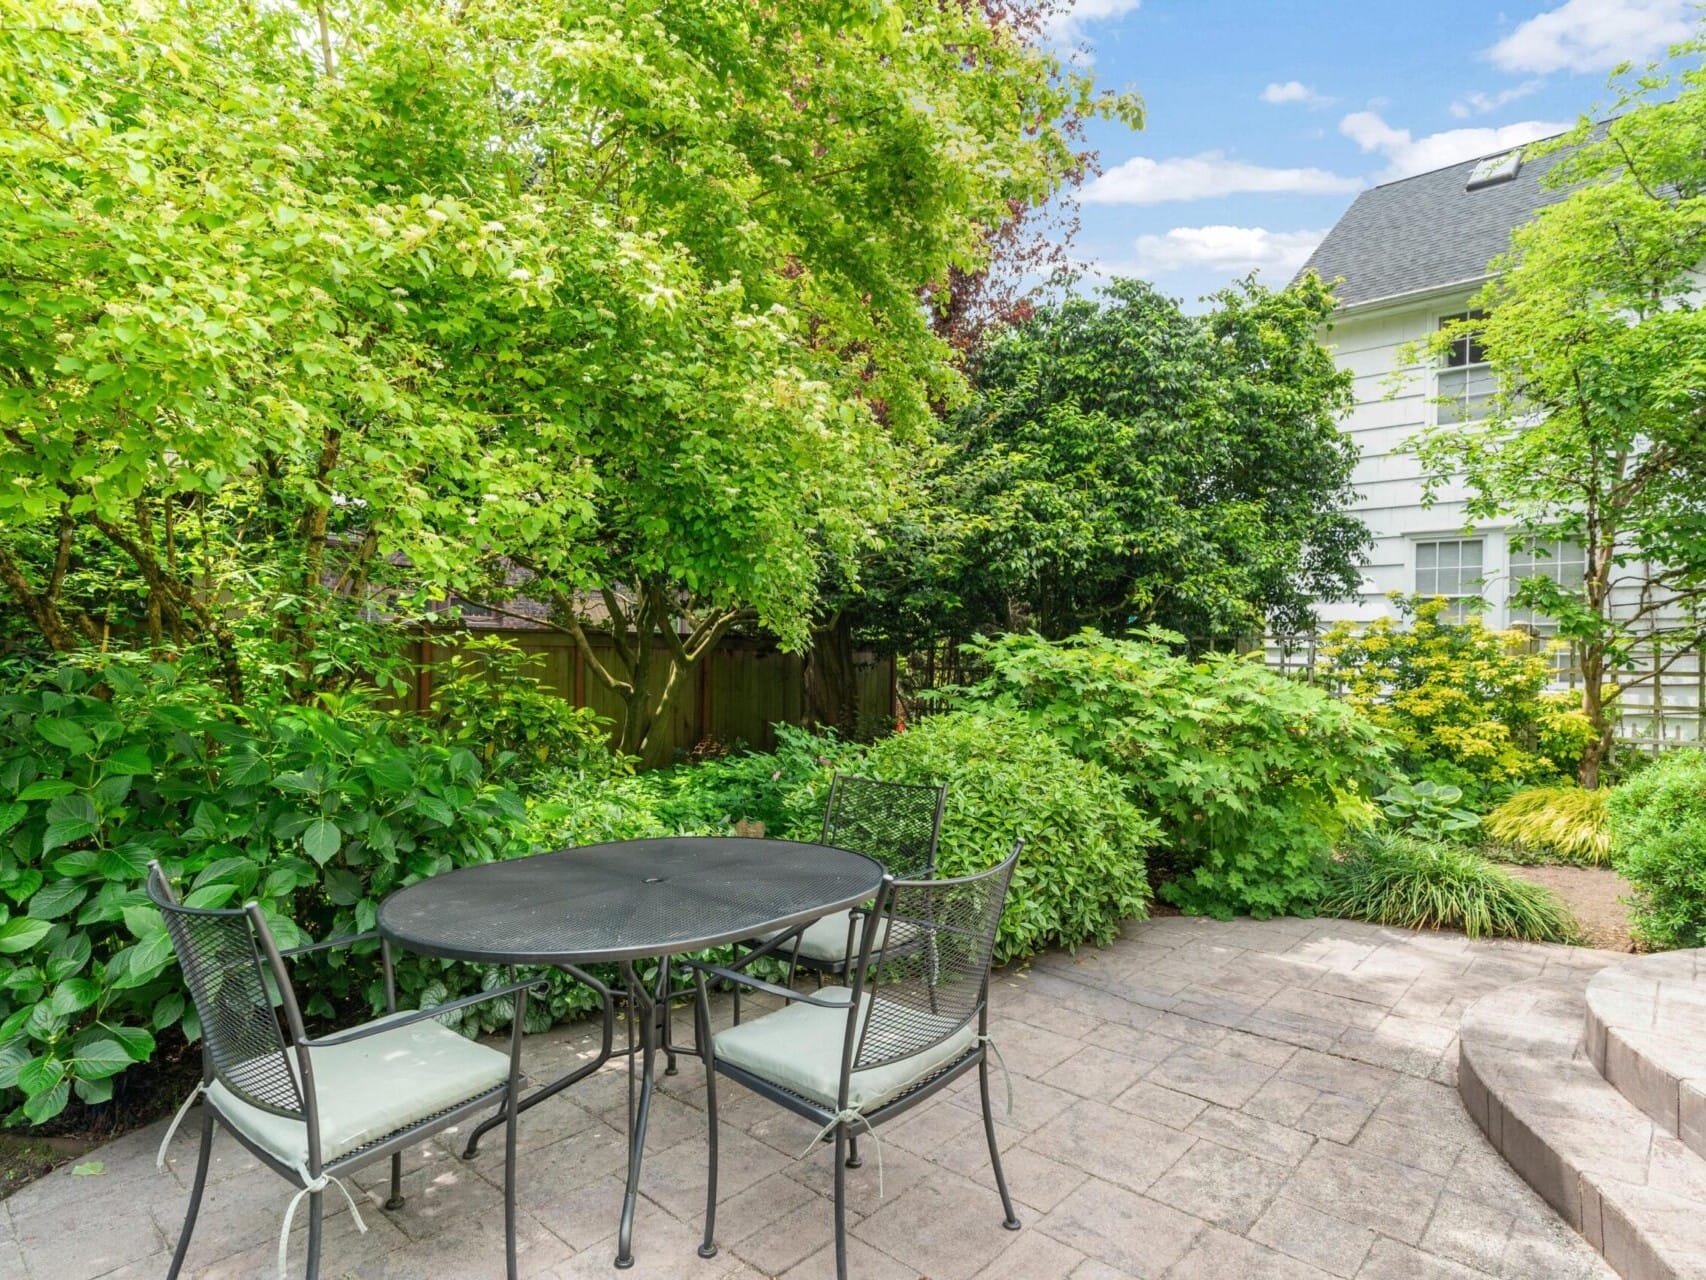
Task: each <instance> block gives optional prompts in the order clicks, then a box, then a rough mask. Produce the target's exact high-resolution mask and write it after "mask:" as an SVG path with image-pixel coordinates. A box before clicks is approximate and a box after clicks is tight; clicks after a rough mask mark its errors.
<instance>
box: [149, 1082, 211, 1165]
mask: <svg viewBox="0 0 1706 1280" xmlns="http://www.w3.org/2000/svg"><path fill="white" fill-rule="evenodd" d="M206 1092H207V1085H206V1084H205V1083H202V1084H198V1085H197V1086H196V1087H195V1088H193V1089H191V1090H190V1096H189V1097H187V1098H185V1099H184V1102H183V1105H182V1106H180V1107H179V1108H178V1114H177V1115H175V1116H173V1117H172V1123H171V1124H169V1125H167V1126H166V1136H165V1137H164V1138H162V1139H160V1150H159V1151H158V1152H156V1153H155V1156H154V1167H155V1168H156V1169H164V1168H165V1167H166V1148H167V1147H169V1146H171V1145H172V1139H173V1138H175V1137H177V1135H178V1126H179V1125H181V1124H182V1123H183V1122H184V1117H185V1116H187V1115H188V1114H189V1113H190V1107H191V1106H193V1105H194V1104H195V1100H196V1099H197V1098H199V1097H201V1095H202V1094H204V1093H206Z"/></svg>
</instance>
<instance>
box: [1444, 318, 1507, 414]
mask: <svg viewBox="0 0 1706 1280" xmlns="http://www.w3.org/2000/svg"><path fill="white" fill-rule="evenodd" d="M1477 315H1478V313H1477V312H1476V311H1475V310H1474V309H1473V308H1469V307H1465V308H1462V309H1461V310H1454V311H1441V312H1439V313H1438V314H1436V315H1435V316H1434V332H1435V333H1438V332H1439V331H1440V330H1441V329H1442V328H1444V327H1445V325H1446V324H1447V323H1449V322H1450V321H1453V320H1472V319H1476V318H1477ZM1481 318H1484V313H1481ZM1456 341H1457V342H1461V343H1465V344H1467V345H1466V346H1465V348H1464V353H1463V354H1464V355H1465V357H1468V356H1471V355H1473V354H1475V351H1476V348H1477V347H1478V346H1479V343H1478V342H1477V341H1476V340H1475V338H1474V336H1473V335H1464V336H1463V337H1460V338H1458V339H1456ZM1483 354H1484V353H1483ZM1448 359H1449V357H1448ZM1492 368H1493V366H1492V365H1491V363H1489V362H1488V361H1487V360H1485V359H1482V360H1475V361H1468V360H1466V362H1465V363H1463V364H1460V365H1453V364H1450V363H1441V362H1438V361H1436V362H1435V364H1434V367H1433V382H1434V401H1433V416H1434V425H1436V426H1454V425H1458V424H1461V423H1465V422H1480V421H1481V420H1482V419H1483V418H1485V417H1486V416H1487V413H1486V406H1487V404H1488V403H1489V400H1490V397H1491V395H1492V393H1493V391H1494V389H1495V387H1494V383H1493V377H1492ZM1454 375H1461V378H1462V389H1461V392H1452V391H1448V390H1447V388H1446V383H1447V380H1448V379H1450V378H1452V377H1453V376H1454ZM1478 379H1484V381H1483V382H1481V384H1480V385H1481V386H1482V387H1483V388H1484V390H1485V394H1486V395H1487V396H1488V397H1489V400H1483V401H1482V402H1481V406H1480V407H1481V411H1480V412H1479V413H1478V414H1476V416H1474V417H1469V416H1467V415H1464V416H1461V417H1453V416H1451V411H1450V407H1449V405H1448V404H1447V403H1446V401H1447V400H1462V401H1467V400H1468V398H1469V393H1470V391H1471V390H1473V389H1475V387H1476V385H1477V380H1478Z"/></svg>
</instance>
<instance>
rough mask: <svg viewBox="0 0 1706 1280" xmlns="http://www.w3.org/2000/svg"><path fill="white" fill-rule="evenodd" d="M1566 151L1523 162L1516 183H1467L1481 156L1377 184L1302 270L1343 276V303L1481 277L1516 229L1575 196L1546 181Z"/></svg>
mask: <svg viewBox="0 0 1706 1280" xmlns="http://www.w3.org/2000/svg"><path fill="white" fill-rule="evenodd" d="M1495 154H1496V153H1495ZM1565 154H1566V153H1565V152H1562V151H1556V152H1553V153H1552V154H1551V155H1548V156H1544V157H1542V158H1541V159H1539V160H1535V161H1528V160H1525V161H1524V162H1523V165H1522V168H1521V169H1520V170H1519V171H1518V173H1517V175H1516V177H1515V178H1514V179H1512V180H1511V181H1509V182H1502V183H1498V184H1496V185H1494V186H1490V187H1483V188H1481V189H1480V190H1478V191H1466V190H1465V189H1464V186H1465V184H1466V183H1467V182H1468V181H1469V175H1470V173H1471V172H1472V171H1473V170H1474V168H1475V166H1476V164H1478V163H1479V159H1476V160H1465V161H1463V162H1462V163H1460V164H1454V165H1448V166H1447V167H1446V168H1444V169H1435V170H1434V171H1433V172H1432V173H1420V174H1417V175H1416V176H1415V177H1413V178H1401V179H1399V180H1398V181H1397V182H1388V183H1386V184H1385V185H1384V186H1380V187H1374V188H1372V189H1370V190H1368V191H1365V192H1363V193H1362V194H1361V195H1360V196H1358V197H1357V198H1356V200H1355V201H1354V202H1353V203H1352V205H1351V207H1350V208H1349V209H1347V210H1345V215H1344V217H1342V218H1340V219H1339V221H1338V222H1337V223H1336V224H1335V225H1334V227H1333V229H1332V230H1331V231H1329V232H1328V233H1327V238H1326V239H1325V240H1323V241H1322V242H1321V243H1320V245H1318V246H1317V247H1316V249H1315V252H1314V253H1313V254H1312V255H1311V256H1310V258H1309V261H1308V262H1307V263H1306V264H1304V268H1303V269H1304V271H1308V270H1311V269H1313V270H1314V271H1315V272H1316V273H1317V274H1318V275H1320V277H1321V278H1322V279H1323V280H1327V281H1332V280H1334V279H1337V278H1339V277H1343V279H1342V280H1341V281H1340V284H1339V286H1338V289H1337V291H1336V292H1337V295H1338V298H1339V303H1340V305H1341V306H1357V305H1358V304H1360V303H1365V302H1374V301H1376V300H1382V299H1387V298H1397V297H1402V296H1404V295H1406V294H1412V293H1425V292H1427V291H1429V290H1432V289H1439V288H1443V287H1445V286H1446V285H1451V284H1461V283H1465V282H1469V281H1475V280H1479V279H1481V278H1482V277H1484V276H1485V275H1486V274H1487V263H1488V262H1489V261H1491V260H1492V259H1493V258H1495V257H1497V256H1498V255H1499V254H1501V253H1503V252H1504V251H1505V250H1506V249H1507V248H1509V247H1510V235H1511V232H1512V231H1513V230H1515V229H1516V228H1517V227H1519V226H1521V225H1522V224H1523V223H1525V222H1527V221H1528V220H1529V219H1530V218H1532V217H1533V216H1534V214H1535V213H1536V212H1537V211H1538V210H1540V209H1541V208H1543V207H1545V206H1546V205H1549V204H1554V203H1556V202H1557V201H1559V200H1562V199H1563V198H1564V197H1565V196H1566V195H1568V194H1569V192H1568V190H1561V189H1558V188H1554V187H1550V186H1547V185H1545V184H1544V183H1542V182H1541V178H1542V177H1543V176H1544V175H1545V174H1546V173H1547V171H1548V170H1550V169H1551V168H1552V166H1553V165H1554V164H1556V163H1557V162H1558V161H1559V160H1560V159H1561V158H1562V157H1563V156H1564V155H1565ZM1482 158H1484V157H1482Z"/></svg>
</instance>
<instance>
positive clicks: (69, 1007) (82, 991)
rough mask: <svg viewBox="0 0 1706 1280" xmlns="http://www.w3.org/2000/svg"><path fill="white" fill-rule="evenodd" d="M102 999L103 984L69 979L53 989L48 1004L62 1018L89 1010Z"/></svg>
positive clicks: (87, 979)
mask: <svg viewBox="0 0 1706 1280" xmlns="http://www.w3.org/2000/svg"><path fill="white" fill-rule="evenodd" d="M100 998H101V984H100V983H98V982H96V981H95V980H94V979H93V978H67V979H66V980H65V981H64V982H62V983H60V984H59V985H58V986H57V987H55V988H54V989H53V995H52V996H50V997H49V999H48V1003H49V1004H50V1005H52V1007H53V1011H54V1012H55V1013H57V1014H59V1015H60V1016H61V1017H65V1018H68V1017H70V1016H71V1015H72V1014H74V1013H78V1012H80V1011H81V1010H84V1009H87V1008H88V1007H89V1006H90V1005H92V1004H94V1003H95V1001H97V1000H99V999H100Z"/></svg>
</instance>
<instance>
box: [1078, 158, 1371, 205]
mask: <svg viewBox="0 0 1706 1280" xmlns="http://www.w3.org/2000/svg"><path fill="white" fill-rule="evenodd" d="M1361 188H1362V180H1361V179H1360V178H1346V177H1341V176H1340V175H1339V174H1336V173H1330V172H1328V171H1327V170H1326V169H1275V168H1269V167H1268V166H1266V165H1259V164H1250V163H1248V162H1246V161H1243V160H1233V159H1231V158H1229V157H1228V156H1227V155H1226V154H1225V153H1224V152H1220V151H1204V152H1202V153H1200V154H1198V155H1194V156H1175V157H1174V158H1172V159H1170V160H1151V159H1149V158H1148V157H1147V156H1133V157H1132V158H1131V159H1130V160H1127V161H1125V162H1124V163H1123V164H1118V165H1115V166H1114V167H1113V168H1112V169H1109V170H1108V171H1107V172H1106V173H1104V174H1103V175H1102V176H1101V177H1099V178H1097V179H1096V180H1095V181H1094V182H1092V183H1091V184H1090V185H1089V186H1087V187H1085V188H1084V190H1083V191H1082V192H1081V193H1080V194H1079V197H1078V198H1079V199H1080V200H1082V201H1084V203H1085V204H1164V203H1166V202H1167V201H1169V200H1202V199H1205V198H1207V197H1210V196H1229V195H1240V194H1263V195H1271V194H1278V193H1284V194H1293V195H1344V194H1348V193H1349V192H1352V191H1358V190H1360V189H1361Z"/></svg>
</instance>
